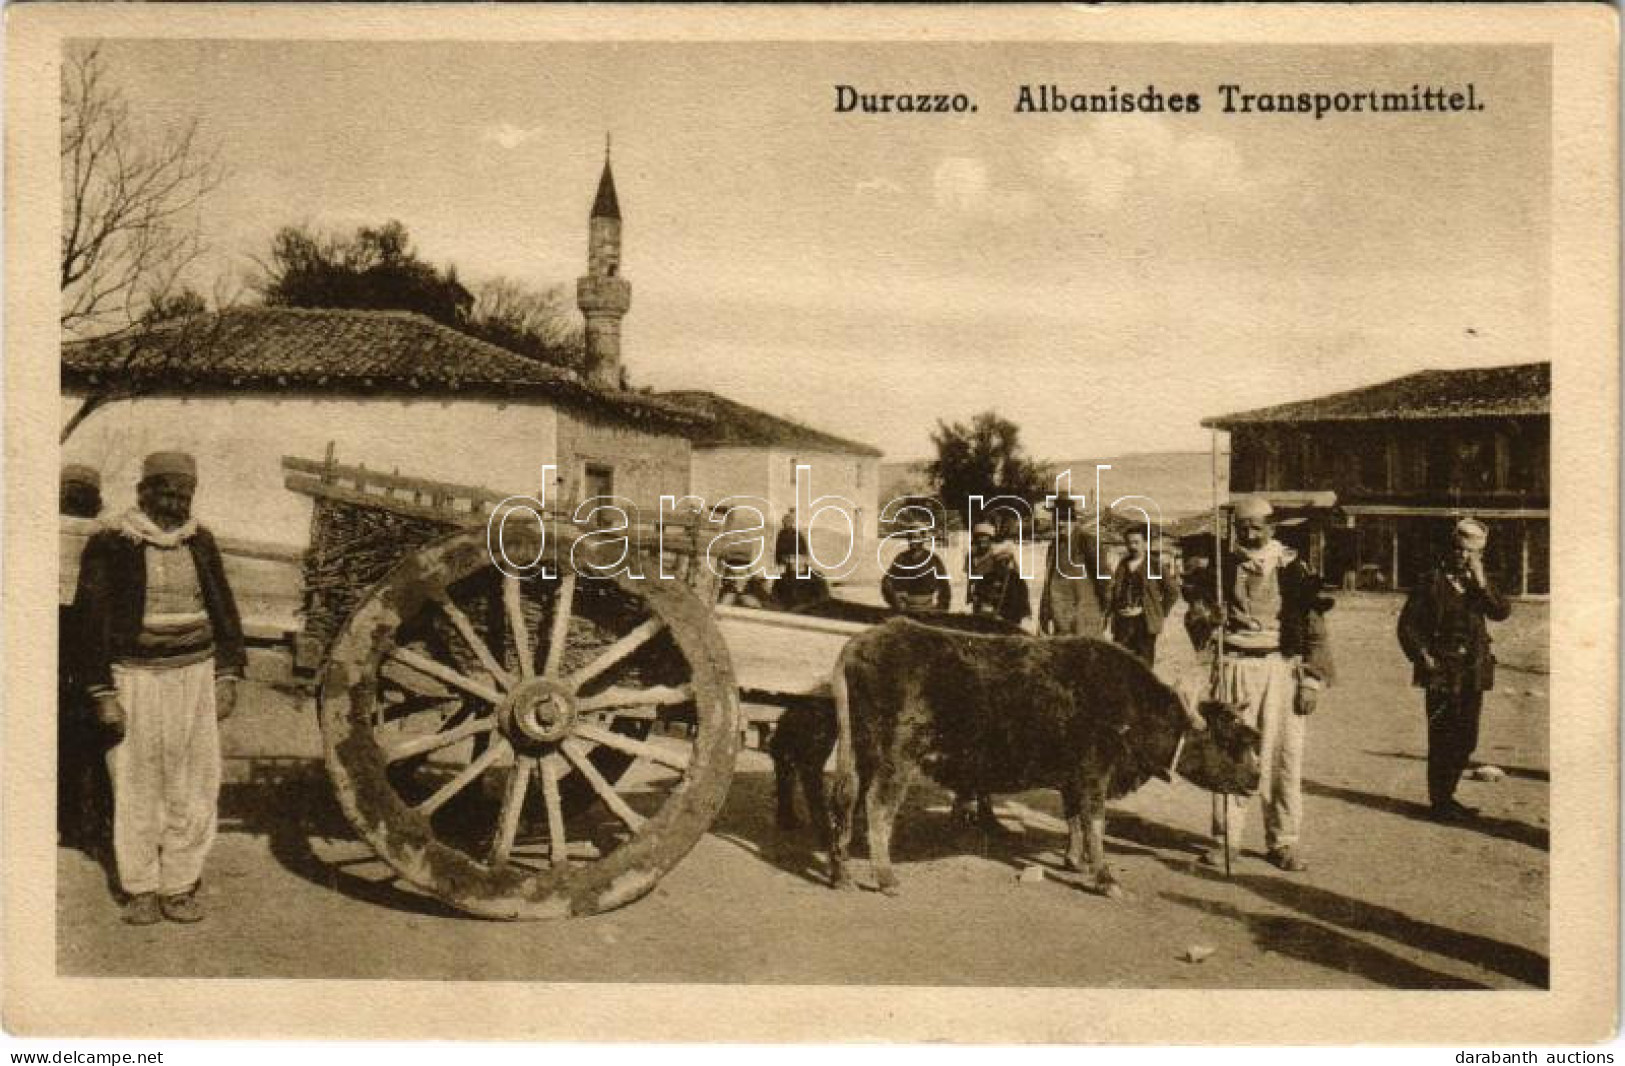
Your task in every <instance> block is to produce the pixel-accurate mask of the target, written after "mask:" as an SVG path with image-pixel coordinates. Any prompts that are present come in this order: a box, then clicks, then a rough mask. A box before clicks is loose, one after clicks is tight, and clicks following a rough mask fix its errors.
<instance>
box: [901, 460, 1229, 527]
mask: <svg viewBox="0 0 1625 1066" xmlns="http://www.w3.org/2000/svg"><path fill="white" fill-rule="evenodd" d="M926 462H927V461H926V460H924V459H918V460H913V461H910V462H891V463H881V464H880V498H881V500H882V501H885V500H889V499H892V498H894V497H897V496H903V495H908V494H910V493H918V492H924V491H926V488H927V483H926V478H925V464H926ZM1096 464H1100V465H1102V466H1109V467H1111V469H1110V470H1105V471H1102V472H1101V475H1100V486H1101V489H1102V490H1103V492H1104V493H1105V496H1106V500H1105V502H1106V503H1107V504H1110V503H1111V501H1112V500H1115V499H1117V498H1119V497H1121V496H1149V497H1151V498H1152V499H1153V500H1156V501H1157V504H1158V505H1159V506H1160V507H1161V508H1162V514H1163V519H1164V520H1165V521H1169V522H1172V521H1174V520H1175V519H1178V518H1181V517H1183V516H1185V515H1189V514H1195V513H1196V512H1199V511H1206V510H1208V509H1209V508H1211V507H1212V506H1213V487H1212V458H1211V456H1210V455H1209V453H1207V452H1141V453H1138V454H1135V455H1116V456H1109V457H1105V458H1094V459H1074V460H1071V461H1065V460H1061V461H1054V462H1051V463H1050V466H1051V468H1052V469H1054V470H1056V471H1060V470H1068V469H1069V470H1071V471H1072V491H1073V492H1074V493H1084V494H1086V495H1088V496H1089V497H1090V500H1089V508H1090V510H1093V509H1094V499H1093V497H1094V492H1095V466H1096ZM1229 473H1230V456H1229V455H1228V454H1227V453H1223V452H1221V453H1220V455H1219V478H1220V480H1219V491H1220V493H1221V494H1222V493H1224V492H1226V491H1227V490H1228V479H1229Z"/></svg>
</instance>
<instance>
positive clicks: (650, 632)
mask: <svg viewBox="0 0 1625 1066" xmlns="http://www.w3.org/2000/svg"><path fill="white" fill-rule="evenodd" d="M664 628H666V623H665V622H663V621H662V620H660V619H659V618H651V619H649V620H648V621H646V622H643V623H641V624H639V625H638V627H637V628H636V629H634V630H632V632H630V633H628V634H627V635H626V636H624V637H622V638H621V639H620V640H617V641H616V642H615V643H613V644H611V645H610V646H609V647H608V648H605V649H604V654H602V655H600V656H599V657H598V658H596V659H594V660H593V661H592V662H590V663H588V664H587V665H586V666H583V667H582V668H581V669H580V670H577V671H576V672H575V673H574V674H571V675H570V687H571V688H574V689H580V688H581V686H582V685H585V684H586V683H587V682H589V681H591V680H592V679H593V678H595V677H598V676H599V675H601V674H602V673H604V671H606V670H608V669H610V668H611V667H612V666H614V665H615V664H616V663H618V662H620V661H622V660H623V659H625V658H626V657H627V656H628V655H631V654H632V653H633V652H635V651H637V650H638V649H639V648H641V647H643V646H644V645H645V644H647V643H648V642H649V641H650V640H651V639H653V638H654V636H655V634H657V633H659V632H660V631H661V630H662V629H664Z"/></svg>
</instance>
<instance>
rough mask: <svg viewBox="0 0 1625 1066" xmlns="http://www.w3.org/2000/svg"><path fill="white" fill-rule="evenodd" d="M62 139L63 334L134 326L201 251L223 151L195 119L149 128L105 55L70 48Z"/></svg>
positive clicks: (64, 80) (220, 174)
mask: <svg viewBox="0 0 1625 1066" xmlns="http://www.w3.org/2000/svg"><path fill="white" fill-rule="evenodd" d="M61 132H62V248H61V251H62V256H61V285H62V307H61V323H62V327H63V329H64V330H65V331H68V332H70V333H77V334H83V333H90V332H96V331H100V330H105V329H107V328H110V327H111V328H117V327H119V326H122V325H127V324H128V323H130V322H132V321H134V320H135V319H137V318H138V317H139V315H140V314H141V313H142V311H143V309H144V308H146V307H148V306H150V305H151V303H152V302H153V301H154V300H161V299H163V298H165V297H166V296H168V295H169V294H170V293H171V292H172V291H173V290H174V289H175V287H176V286H177V285H178V284H179V279H180V277H181V275H182V273H183V272H184V271H185V269H186V267H187V266H188V265H190V264H191V263H192V262H193V261H195V260H196V259H197V257H198V255H199V254H200V253H201V251H202V242H201V239H200V236H199V227H198V218H197V213H198V209H199V206H200V205H201V203H202V201H203V199H204V198H205V197H206V196H208V194H209V193H210V192H212V191H213V190H214V189H215V188H216V187H217V186H218V185H219V184H220V182H221V181H222V180H223V178H224V169H223V167H222V166H221V163H220V160H219V154H218V151H217V150H216V149H215V148H214V147H213V146H211V145H209V144H206V143H205V142H204V140H203V138H202V137H201V135H200V134H199V131H198V126H197V122H196V121H195V120H193V121H191V122H187V123H185V124H183V125H181V126H179V127H177V128H173V129H169V130H164V131H159V132H154V131H150V130H144V129H142V128H140V127H139V126H138V124H137V123H136V122H135V120H134V119H133V117H132V112H131V108H130V105H129V102H128V100H126V99H125V97H124V95H123V93H122V92H120V91H119V89H118V88H117V87H116V86H114V85H112V84H111V83H110V82H109V80H108V78H107V68H106V63H105V61H104V60H103V58H102V56H101V53H100V51H99V49H97V48H96V47H80V48H70V49H69V52H68V56H67V60H66V63H65V66H64V69H63V73H62V131H61Z"/></svg>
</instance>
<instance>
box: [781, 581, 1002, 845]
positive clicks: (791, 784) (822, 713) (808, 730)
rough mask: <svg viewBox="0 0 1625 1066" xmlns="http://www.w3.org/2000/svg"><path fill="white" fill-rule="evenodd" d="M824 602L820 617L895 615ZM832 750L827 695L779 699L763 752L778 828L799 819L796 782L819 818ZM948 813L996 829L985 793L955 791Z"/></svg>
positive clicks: (990, 628) (925, 621)
mask: <svg viewBox="0 0 1625 1066" xmlns="http://www.w3.org/2000/svg"><path fill="white" fill-rule="evenodd" d="M827 607H828V608H833V610H823V611H821V613H820V614H819V616H820V617H835V618H842V619H843V620H846V621H856V622H864V623H866V624H870V625H879V624H882V623H884V622H887V621H890V620H891V619H893V618H896V617H897V615H896V614H895V613H894V612H893V611H892V610H891V609H890V608H888V607H882V608H875V607H870V606H869V605H867V604H856V603H849V602H847V601H845V600H836V599H831V600H830V601H828V604H827ZM834 611H839V612H841V613H839V614H836V613H834ZM909 617H910V618H912V619H913V620H914V621H916V622H919V623H921V624H922V625H928V626H931V627H933V628H937V629H950V630H954V631H956V632H960V633H983V634H1001V635H1008V636H1018V635H1020V634H1022V633H1024V632H1025V630H1023V629H1022V628H1021V627H1020V626H1018V625H1016V624H1015V623H1013V622H1007V621H1005V620H1004V619H1002V618H1000V617H998V616H997V615H978V614H949V613H948V612H946V611H917V612H915V613H913V614H911V615H909ZM834 750H835V715H834V713H833V710H832V708H831V707H830V704H829V702H828V701H827V700H824V699H820V698H818V697H806V698H803V699H801V700H797V701H795V702H791V703H787V704H786V705H785V708H784V713H783V714H782V715H780V716H779V720H778V721H777V722H776V723H775V724H774V726H773V737H772V740H771V741H770V742H769V744H768V752H769V754H771V755H772V757H773V785H774V792H775V795H776V801H777V802H776V805H775V821H776V822H777V824H778V827H779V828H780V829H794V828H796V827H797V826H798V825H799V822H798V820H797V818H796V805H795V792H796V785H797V784H800V786H801V794H802V795H803V796H804V797H805V798H806V802H807V808H808V815H809V817H810V818H811V819H812V823H813V825H819V826H821V825H824V824H825V820H826V818H827V814H826V809H825V806H824V764H825V763H826V762H827V761H828V760H829V756H830V753H831V752H833V751H834ZM954 816H955V817H956V818H958V819H961V820H963V821H964V822H966V823H967V824H968V823H970V822H971V821H972V820H974V822H975V823H976V824H979V825H980V826H981V827H982V829H983V830H985V831H987V832H999V831H1000V826H999V822H998V819H997V818H996V817H994V814H993V803H992V801H991V800H990V799H989V798H988V796H987V794H986V793H977V794H976V798H975V807H974V811H973V810H972V807H971V804H970V796H969V794H967V793H961V794H958V795H956V796H955V797H954Z"/></svg>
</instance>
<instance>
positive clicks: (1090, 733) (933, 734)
mask: <svg viewBox="0 0 1625 1066" xmlns="http://www.w3.org/2000/svg"><path fill="white" fill-rule="evenodd" d="M832 687H833V691H834V697H835V715H834V718H835V749H836V773H835V782H834V792H833V796H832V798H831V800H830V802H829V804H828V807H829V809H828V811H827V813H825V816H824V818H823V824H824V826H825V831H826V838H827V843H828V847H829V852H830V866H831V871H830V872H831V881H832V883H833V884H834V886H835V887H837V888H843V887H850V886H851V884H852V876H851V872H850V870H849V868H848V856H847V852H848V847H849V845H850V843H851V838H852V830H853V825H854V820H855V814H856V808H857V803H858V800H859V799H860V798H861V799H862V800H863V802H864V805H865V808H866V811H867V827H868V841H869V858H870V865H871V866H872V867H873V870H874V876H875V881H876V883H877V886H878V888H879V889H880V890H881V891H882V892H885V893H887V894H888V895H890V894H894V893H895V892H896V891H897V875H896V873H895V872H894V871H893V870H892V865H891V855H890V848H891V834H892V825H893V822H894V821H895V820H896V817H897V812H898V810H899V808H900V807H901V806H902V803H903V798H904V796H905V794H906V793H907V790H908V786H909V783H910V780H911V779H912V777H913V775H914V772H915V771H916V770H917V769H924V770H925V771H926V772H927V773H928V774H929V775H930V776H931V777H932V778H933V779H934V780H936V781H937V782H938V783H939V784H941V785H943V786H944V787H946V788H950V789H953V790H954V791H955V793H956V794H959V795H970V794H975V795H979V796H980V795H986V794H988V793H994V792H1022V791H1026V790H1029V789H1034V788H1055V789H1058V790H1059V791H1060V793H1061V799H1062V805H1063V807H1064V809H1065V813H1066V821H1067V829H1068V841H1067V851H1066V865H1067V867H1068V868H1069V869H1072V870H1077V871H1080V872H1082V873H1085V874H1086V875H1088V876H1089V877H1090V879H1091V881H1092V885H1093V887H1094V888H1095V889H1096V890H1097V891H1099V892H1101V893H1102V894H1105V895H1107V896H1110V897H1113V898H1121V896H1122V894H1123V893H1122V891H1121V889H1119V888H1118V886H1117V884H1116V881H1115V878H1113V876H1112V873H1111V871H1110V869H1109V868H1108V867H1107V866H1106V862H1105V854H1104V835H1105V818H1106V802H1107V800H1110V799H1117V798H1119V797H1122V796H1124V795H1127V794H1128V793H1130V792H1132V791H1134V790H1135V789H1137V788H1139V787H1140V786H1141V785H1143V784H1144V783H1145V782H1146V781H1147V780H1148V779H1150V778H1152V777H1161V778H1163V779H1164V780H1168V779H1169V778H1170V768H1171V767H1172V766H1173V765H1174V763H1175V760H1176V759H1178V758H1179V755H1180V751H1181V747H1182V743H1181V742H1182V739H1183V737H1184V736H1185V734H1186V732H1187V731H1188V730H1191V729H1193V728H1194V729H1198V730H1207V731H1208V732H1207V734H1206V737H1205V739H1206V741H1207V743H1206V745H1205V747H1207V748H1208V749H1209V750H1210V751H1211V750H1213V749H1215V747H1216V746H1217V748H1218V749H1219V750H1222V751H1223V752H1224V753H1225V754H1226V757H1227V758H1228V759H1230V760H1232V761H1233V763H1234V765H1235V775H1236V777H1237V778H1238V779H1239V780H1241V781H1243V782H1246V781H1249V780H1250V782H1251V786H1250V787H1256V786H1257V754H1256V752H1257V745H1258V735H1257V733H1256V732H1254V731H1252V730H1250V729H1248V728H1247V727H1246V726H1245V725H1242V724H1241V723H1240V722H1239V721H1236V720H1234V719H1233V717H1231V716H1230V715H1219V716H1214V717H1209V718H1208V719H1207V722H1211V723H1219V722H1223V723H1224V724H1223V728H1222V729H1217V730H1210V729H1209V727H1208V725H1207V724H1205V723H1204V719H1203V717H1201V716H1198V715H1196V714H1194V713H1192V712H1191V711H1190V710H1188V709H1187V707H1186V704H1185V702H1184V701H1183V700H1182V699H1181V698H1180V696H1179V694H1178V693H1176V692H1175V691H1174V690H1173V689H1171V688H1169V687H1168V686H1166V685H1164V684H1162V683H1161V682H1160V681H1158V680H1157V679H1156V677H1155V675H1153V674H1152V672H1151V671H1150V669H1149V668H1147V667H1146V666H1145V665H1144V664H1143V663H1141V662H1140V661H1139V660H1138V659H1136V658H1135V657H1134V656H1133V655H1130V654H1129V653H1127V652H1125V651H1123V650H1121V649H1119V648H1117V647H1115V646H1114V645H1112V644H1108V643H1106V642H1104V641H1100V640H1095V639H1093V638H1090V637H1059V638H1054V639H1048V640H1035V639H1033V638H1031V637H1025V636H981V635H974V634H965V633H954V632H947V631H944V630H942V629H938V628H934V627H931V626H924V625H920V624H918V623H917V622H913V621H910V620H908V619H906V618H898V619H894V620H892V621H890V622H887V623H886V624H885V625H882V626H878V627H876V628H875V629H872V630H870V631H868V632H867V633H863V634H861V635H859V636H857V637H854V638H853V639H852V640H851V641H850V642H849V643H848V644H847V646H846V647H845V649H844V650H843V651H842V653H841V656H840V659H839V660H838V661H837V663H836V666H835V673H834V677H833V678H832ZM1207 710H1209V709H1208V708H1204V713H1206V712H1207ZM1219 734H1222V735H1219ZM822 751H823V754H822V755H820V754H819V753H818V752H817V751H816V750H814V751H811V752H803V754H802V758H801V759H800V760H798V766H797V769H798V775H799V776H800V777H801V779H802V781H803V783H804V785H806V786H812V783H813V781H814V779H816V780H817V781H818V782H819V785H821V771H822V766H823V762H824V758H825V757H827V753H828V748H827V747H826V748H823V749H822ZM812 758H816V759H817V762H816V763H815V764H809V762H808V761H807V760H809V759H812ZM811 766H816V770H813V769H811ZM815 787H816V786H813V787H809V789H808V791H809V799H810V800H811V798H812V795H813V794H814V788H815ZM809 806H812V807H813V808H814V811H815V814H816V813H819V812H818V811H817V807H818V804H817V803H816V802H810V803H809Z"/></svg>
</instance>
